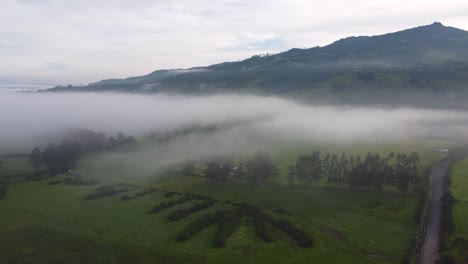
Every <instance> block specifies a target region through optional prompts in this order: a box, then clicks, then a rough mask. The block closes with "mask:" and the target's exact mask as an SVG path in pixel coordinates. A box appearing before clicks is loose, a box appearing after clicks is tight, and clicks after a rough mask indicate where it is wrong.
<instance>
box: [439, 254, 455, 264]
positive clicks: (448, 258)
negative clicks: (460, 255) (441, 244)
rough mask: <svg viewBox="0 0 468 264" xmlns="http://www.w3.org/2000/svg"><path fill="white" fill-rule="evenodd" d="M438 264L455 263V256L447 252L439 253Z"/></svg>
mask: <svg viewBox="0 0 468 264" xmlns="http://www.w3.org/2000/svg"><path fill="white" fill-rule="evenodd" d="M438 263H439V264H455V263H457V261H456V259H455V257H453V256H452V255H450V254H449V253H444V254H441V255H440V259H439V262H438Z"/></svg>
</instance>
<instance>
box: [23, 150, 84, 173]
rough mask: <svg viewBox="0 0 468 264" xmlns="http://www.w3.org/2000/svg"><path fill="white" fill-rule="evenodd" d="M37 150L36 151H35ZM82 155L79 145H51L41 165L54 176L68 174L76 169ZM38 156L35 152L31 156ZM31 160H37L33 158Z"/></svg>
mask: <svg viewBox="0 0 468 264" xmlns="http://www.w3.org/2000/svg"><path fill="white" fill-rule="evenodd" d="M35 150H36V149H35ZM81 154H82V151H81V147H80V145H79V144H78V143H76V142H73V143H68V142H63V143H61V144H60V145H54V144H51V145H49V146H47V148H46V149H45V150H44V152H43V153H42V155H41V163H42V164H43V165H44V166H45V167H46V168H47V169H48V170H49V172H50V173H51V174H52V175H56V174H59V173H64V172H67V171H68V170H70V169H72V168H74V166H75V164H76V163H77V162H78V160H79V159H80V157H81ZM34 155H37V153H35V151H34V150H33V153H31V156H34ZM30 159H35V158H33V157H31V158H30Z"/></svg>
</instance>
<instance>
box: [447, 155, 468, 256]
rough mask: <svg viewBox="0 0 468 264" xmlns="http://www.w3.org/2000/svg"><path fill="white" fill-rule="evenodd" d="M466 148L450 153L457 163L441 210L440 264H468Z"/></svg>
mask: <svg viewBox="0 0 468 264" xmlns="http://www.w3.org/2000/svg"><path fill="white" fill-rule="evenodd" d="M466 153H467V152H466V148H458V149H456V150H454V151H452V153H451V155H450V156H451V157H454V158H457V161H455V163H454V164H453V165H452V168H451V169H450V177H449V178H448V179H447V185H446V187H447V188H446V192H445V194H444V196H443V199H442V201H443V207H442V210H443V212H442V219H441V220H442V223H441V231H442V235H443V236H442V239H443V240H442V241H441V261H440V263H465V262H467V261H468V250H467V249H468V225H467V222H466V219H467V217H468V196H467V195H466V194H467V191H468V158H466V157H465V158H463V157H464V156H465V155H466Z"/></svg>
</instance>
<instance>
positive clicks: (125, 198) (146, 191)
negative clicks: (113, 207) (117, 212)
mask: <svg viewBox="0 0 468 264" xmlns="http://www.w3.org/2000/svg"><path fill="white" fill-rule="evenodd" d="M156 191H157V189H156V188H153V187H150V188H146V189H144V190H141V191H138V192H136V193H134V194H133V195H128V194H125V195H123V196H122V197H120V200H122V201H128V200H131V199H135V198H138V197H140V196H144V195H147V194H150V193H154V192H156Z"/></svg>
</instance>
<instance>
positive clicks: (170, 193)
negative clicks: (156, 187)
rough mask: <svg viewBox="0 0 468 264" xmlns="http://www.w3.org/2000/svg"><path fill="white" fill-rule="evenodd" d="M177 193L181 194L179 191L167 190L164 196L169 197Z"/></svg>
mask: <svg viewBox="0 0 468 264" xmlns="http://www.w3.org/2000/svg"><path fill="white" fill-rule="evenodd" d="M176 194H179V193H177V192H167V193H166V194H164V197H166V198H169V197H172V196H174V195H176Z"/></svg>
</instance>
